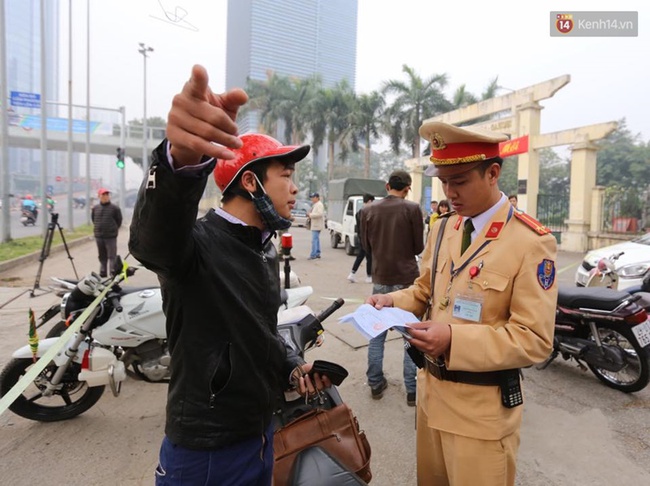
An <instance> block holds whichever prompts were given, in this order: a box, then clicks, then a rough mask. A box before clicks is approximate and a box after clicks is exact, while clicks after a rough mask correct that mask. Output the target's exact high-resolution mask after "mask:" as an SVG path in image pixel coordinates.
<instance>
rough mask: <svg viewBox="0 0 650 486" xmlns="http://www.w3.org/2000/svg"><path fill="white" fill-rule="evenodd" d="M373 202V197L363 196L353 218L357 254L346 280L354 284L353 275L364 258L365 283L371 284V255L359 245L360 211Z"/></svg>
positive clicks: (370, 195) (354, 278)
mask: <svg viewBox="0 0 650 486" xmlns="http://www.w3.org/2000/svg"><path fill="white" fill-rule="evenodd" d="M374 200H375V196H373V195H372V194H364V195H363V206H362V207H361V209H359V211H357V214H355V216H354V217H355V219H356V225H355V227H354V230H355V231H354V232H355V233H356V237H357V241H358V242H359V252H358V253H357V258H355V260H354V264H353V265H352V271H351V272H350V275H348V280H349V281H350V282H352V283H355V282H356V281H357V278H356V276H355V273H357V270H359V267H360V266H361V262H362V261H363V259H364V258H365V259H366V283H372V255H371V254H370V253H368V252H366V250H365V249H364V248H363V245H362V244H361V211H363V209H364V208H365V207H367V206H368V205H369V204H370V203H371V202H373V201H374Z"/></svg>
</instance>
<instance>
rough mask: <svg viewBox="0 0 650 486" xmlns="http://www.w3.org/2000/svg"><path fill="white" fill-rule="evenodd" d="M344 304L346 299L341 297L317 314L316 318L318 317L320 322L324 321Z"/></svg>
mask: <svg viewBox="0 0 650 486" xmlns="http://www.w3.org/2000/svg"><path fill="white" fill-rule="evenodd" d="M343 304H345V300H343V299H342V298H341V297H339V298H338V299H336V300H335V301H334V302H333V303H332V305H330V306H329V307H328V308H327V309H325V310H323V311H322V312H321V313H320V314H318V315H317V316H316V319H318V321H319V322H323V321H324V320H325V319H327V318H328V317H329V316H331V315H332V314H334V312H336V311H337V310H338V309H340V308H341V307H343Z"/></svg>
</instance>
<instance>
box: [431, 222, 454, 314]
mask: <svg viewBox="0 0 650 486" xmlns="http://www.w3.org/2000/svg"><path fill="white" fill-rule="evenodd" d="M451 214H452V213H448V214H447V215H445V216H442V217H440V218H439V220H440V229H439V230H438V235H437V238H436V247H435V248H434V250H433V264H432V265H431V289H430V291H431V295H430V296H429V307H430V308H431V306H433V286H434V284H435V282H436V269H437V268H438V253H439V252H440V243H441V242H442V235H443V234H444V232H445V226H447V221H448V220H449V216H451Z"/></svg>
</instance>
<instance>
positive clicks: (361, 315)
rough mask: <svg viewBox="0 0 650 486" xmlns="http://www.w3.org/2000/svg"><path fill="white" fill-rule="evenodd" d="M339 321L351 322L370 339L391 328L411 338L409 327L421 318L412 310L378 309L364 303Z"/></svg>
mask: <svg viewBox="0 0 650 486" xmlns="http://www.w3.org/2000/svg"><path fill="white" fill-rule="evenodd" d="M339 322H349V323H350V324H352V325H353V326H354V327H355V328H356V329H357V330H358V331H359V332H360V333H361V334H363V335H364V336H365V337H366V339H368V340H370V339H372V338H374V337H377V336H378V335H379V334H381V333H382V332H385V331H387V330H388V329H391V328H392V329H394V330H395V331H397V332H399V333H400V334H402V335H403V336H404V337H406V338H409V337H410V336H409V335H408V329H407V328H409V327H411V324H414V323H417V322H419V320H418V318H417V317H415V314H413V313H412V312H407V311H405V310H402V309H399V308H397V307H382V308H381V309H376V308H375V307H373V306H372V305H370V304H362V305H360V306H359V307H358V308H357V310H355V311H354V312H352V313H351V314H347V315H345V316H343V317H341V318H339Z"/></svg>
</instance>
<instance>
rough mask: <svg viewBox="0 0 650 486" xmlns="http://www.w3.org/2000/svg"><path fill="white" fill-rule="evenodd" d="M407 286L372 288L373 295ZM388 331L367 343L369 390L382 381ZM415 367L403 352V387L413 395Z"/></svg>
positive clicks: (377, 285)
mask: <svg viewBox="0 0 650 486" xmlns="http://www.w3.org/2000/svg"><path fill="white" fill-rule="evenodd" d="M406 287H408V285H379V284H374V285H373V286H372V293H373V294H387V293H389V292H394V291H395V290H401V289H403V288H406ZM386 334H388V331H386V332H383V333H381V334H380V335H379V336H377V337H375V338H372V339H371V340H370V342H369V343H368V370H367V371H366V377H367V378H368V385H369V386H370V387H371V388H374V387H376V386H377V385H379V384H380V383H381V381H382V380H383V379H384V370H383V368H384V343H385V342H386ZM416 375H417V367H416V366H415V363H413V360H412V359H411V357H410V356H409V355H408V353H407V352H406V349H405V350H404V387H405V388H406V393H415V388H416Z"/></svg>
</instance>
